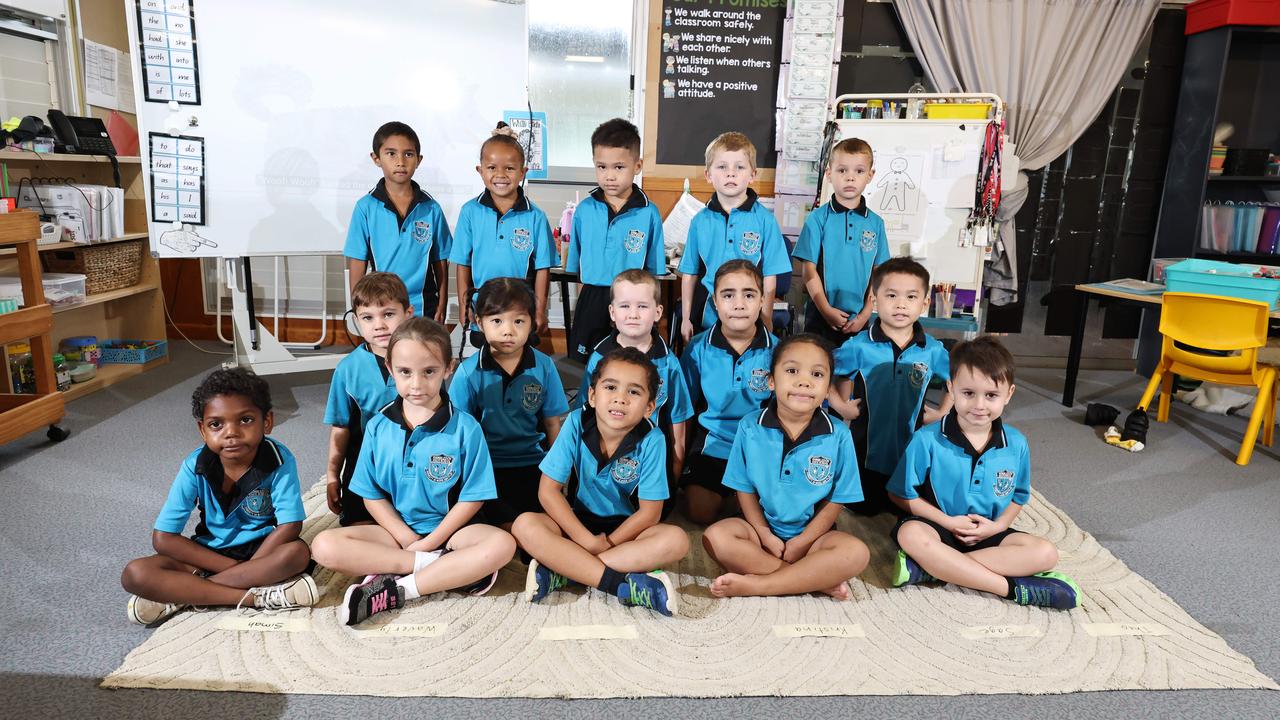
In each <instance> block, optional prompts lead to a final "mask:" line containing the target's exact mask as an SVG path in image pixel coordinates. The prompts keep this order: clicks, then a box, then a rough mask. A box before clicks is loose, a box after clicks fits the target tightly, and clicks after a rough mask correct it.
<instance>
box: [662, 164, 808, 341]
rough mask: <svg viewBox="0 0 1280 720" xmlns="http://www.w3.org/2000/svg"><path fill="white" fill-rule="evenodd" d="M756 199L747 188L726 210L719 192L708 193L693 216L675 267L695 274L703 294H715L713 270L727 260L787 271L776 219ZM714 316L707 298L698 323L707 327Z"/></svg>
mask: <svg viewBox="0 0 1280 720" xmlns="http://www.w3.org/2000/svg"><path fill="white" fill-rule="evenodd" d="M758 200H759V198H758V197H757V196H756V191H755V190H752V189H750V188H748V189H747V200H746V202H744V203H742V205H740V206H738V207H736V208H733V209H732V210H728V211H726V210H725V209H724V207H723V206H722V205H720V196H719V195H716V194H714V193H712V195H711V199H710V200H708V201H707V206H706V207H704V208H703V209H701V210H699V211H698V214H697V215H694V216H693V222H691V223H690V224H689V238H688V240H687V241H686V242H685V246H684V255H683V256H682V257H681V258H680V268H679V270H680V272H682V273H684V274H686V275H697V276H698V278H699V282H701V283H702V286H703V287H704V288H706V291H707V297H712V296H713V295H715V280H716V271H717V270H719V269H720V266H721V265H723V264H725V263H726V262H728V261H730V260H748V261H750V262H751V263H753V264H755V266H756V267H758V268H760V272H761V273H762V274H764V275H786V274H790V272H791V257H790V256H789V255H788V254H787V245H786V243H784V242H783V241H782V231H781V230H780V229H779V228H778V221H777V219H776V218H774V216H773V212H772V211H771V210H769V209H768V208H766V207H765V206H763V205H761V204H760V203H759V202H758ZM716 319H717V318H716V310H715V307H714V305H713V304H712V303H710V302H708V303H707V304H706V307H705V308H704V309H703V312H702V323H701V327H711V326H712V325H714V324H715V322H716Z"/></svg>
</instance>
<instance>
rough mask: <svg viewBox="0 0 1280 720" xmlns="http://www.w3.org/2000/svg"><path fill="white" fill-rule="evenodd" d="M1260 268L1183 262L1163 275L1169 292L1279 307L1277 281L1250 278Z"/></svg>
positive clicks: (1166, 270)
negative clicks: (1255, 301) (1242, 300)
mask: <svg viewBox="0 0 1280 720" xmlns="http://www.w3.org/2000/svg"><path fill="white" fill-rule="evenodd" d="M1260 267H1263V266H1261V265H1252V264H1249V263H1229V262H1221V261H1218V260H1197V259H1194V258H1193V259H1191V260H1183V261H1182V262H1180V263H1177V264H1174V265H1170V266H1169V267H1168V268H1166V269H1165V271H1164V277H1165V285H1166V286H1167V288H1168V291H1169V292H1189V293H1201V294H1203V295H1222V296H1226V297H1235V298H1243V299H1245V300H1260V301H1262V302H1264V303H1267V304H1268V305H1270V306H1271V309H1272V310H1276V309H1277V307H1280V280H1276V279H1272V278H1261V277H1253V275H1252V273H1253V272H1254V271H1255V270H1257V269H1258V268H1260Z"/></svg>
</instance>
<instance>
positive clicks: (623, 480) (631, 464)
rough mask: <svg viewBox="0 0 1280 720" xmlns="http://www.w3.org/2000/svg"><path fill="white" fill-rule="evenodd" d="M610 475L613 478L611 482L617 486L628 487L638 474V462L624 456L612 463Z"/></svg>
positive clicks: (628, 456)
mask: <svg viewBox="0 0 1280 720" xmlns="http://www.w3.org/2000/svg"><path fill="white" fill-rule="evenodd" d="M610 474H611V475H612V476H613V481H614V482H616V483H618V484H619V485H630V484H631V483H633V482H635V480H636V476H637V475H639V474H640V461H639V460H636V459H635V458H633V457H631V456H630V455H624V456H623V457H620V458H618V459H617V460H614V461H613V471H612V472H611V473H610Z"/></svg>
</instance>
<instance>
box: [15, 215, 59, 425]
mask: <svg viewBox="0 0 1280 720" xmlns="http://www.w3.org/2000/svg"><path fill="white" fill-rule="evenodd" d="M39 239H40V222H39V220H38V219H37V217H36V214H35V213H33V212H26V211H22V212H12V213H5V214H3V215H0V245H5V246H12V247H13V248H14V249H15V250H16V253H17V262H18V272H19V277H21V279H22V299H23V303H24V304H25V305H26V307H25V308H24V309H22V310H20V311H18V312H14V313H5V314H3V315H0V343H5V342H14V341H17V340H27V342H28V343H29V344H30V346H31V362H32V366H33V367H34V369H35V379H36V392H35V394H34V395H18V394H14V393H7V392H6V393H2V394H0V444H4V443H7V442H9V441H11V440H14V439H16V438H19V437H22V436H23V435H26V434H27V433H29V432H31V431H32V430H36V429H39V428H40V427H42V426H46V425H47V426H49V428H50V433H51V434H52V433H53V432H54V430H55V427H54V426H55V425H56V424H57V422H58V421H59V420H61V419H62V416H63V414H64V413H65V404H64V403H65V401H64V399H63V397H62V394H61V393H59V392H58V386H57V381H56V379H55V378H54V375H53V343H52V342H51V341H50V334H51V332H52V330H53V313H52V312H51V310H50V308H49V306H48V305H47V304H45V301H44V286H43V285H41V284H40V261H39V258H38V255H37V253H36V241H37V240H39ZM5 362H6V365H7V363H8V358H5ZM5 389H8V388H5ZM58 432H59V433H61V432H62V431H61V430H58ZM63 437H65V435H64V436H63Z"/></svg>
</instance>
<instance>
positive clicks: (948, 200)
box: [823, 120, 986, 289]
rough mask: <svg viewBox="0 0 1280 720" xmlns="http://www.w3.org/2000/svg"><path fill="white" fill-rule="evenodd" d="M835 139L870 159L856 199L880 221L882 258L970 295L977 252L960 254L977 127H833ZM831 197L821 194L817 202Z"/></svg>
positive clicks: (950, 123) (933, 123) (934, 123)
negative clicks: (906, 260) (925, 271)
mask: <svg viewBox="0 0 1280 720" xmlns="http://www.w3.org/2000/svg"><path fill="white" fill-rule="evenodd" d="M836 124H837V127H838V134H837V139H838V140H843V139H845V138H854V137H856V138H860V139H862V140H865V141H866V142H867V143H868V144H869V145H871V150H872V152H873V153H874V154H875V162H874V168H875V177H873V178H872V179H871V182H870V183H868V184H867V187H866V189H865V190H864V191H863V196H864V197H865V198H866V200H867V207H868V208H870V209H871V210H872V211H873V212H875V213H876V214H877V215H879V216H880V217H881V218H883V219H884V224H885V230H886V231H887V232H888V235H889V252H890V253H892V254H893V255H911V256H912V257H915V258H916V259H918V260H920V262H922V263H923V264H924V265H925V267H927V268H929V274H930V275H932V276H933V281H934V282H950V283H955V284H956V285H957V286H958V287H960V288H963V289H977V288H978V286H979V285H980V283H981V281H982V263H983V248H980V247H972V246H971V247H961V246H960V231H961V229H962V228H963V227H964V223H965V219H966V218H967V217H968V215H969V211H970V210H971V209H972V208H973V201H974V185H975V184H976V183H977V177H978V158H979V156H980V154H981V152H982V141H983V131H984V129H985V128H986V121H985V120H837V121H836ZM830 195H831V191H830V189H829V188H827V187H824V188H823V198H824V199H825V198H828V197H830Z"/></svg>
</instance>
